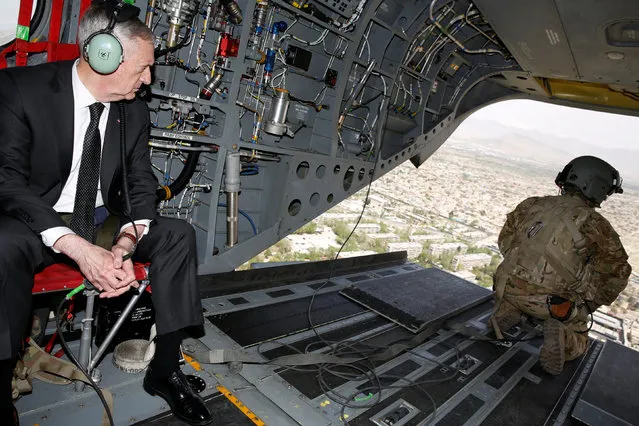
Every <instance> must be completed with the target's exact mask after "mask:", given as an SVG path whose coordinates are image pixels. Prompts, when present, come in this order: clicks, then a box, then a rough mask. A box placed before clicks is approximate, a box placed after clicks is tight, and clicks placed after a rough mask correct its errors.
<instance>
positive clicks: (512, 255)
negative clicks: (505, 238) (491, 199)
mask: <svg viewBox="0 0 639 426" xmlns="http://www.w3.org/2000/svg"><path fill="white" fill-rule="evenodd" d="M592 211H593V209H592V208H590V207H588V206H586V205H585V204H584V202H583V201H582V200H580V199H579V198H577V197H571V196H561V197H549V198H547V200H545V202H544V203H539V204H538V205H533V206H532V207H531V208H530V209H529V211H528V212H526V213H525V217H524V218H523V221H522V222H521V223H520V224H519V225H518V229H517V232H516V234H515V236H514V238H513V241H512V247H513V248H512V249H511V250H510V251H509V252H508V253H507V254H506V258H505V259H504V262H503V268H500V269H502V271H501V272H505V273H507V274H508V275H509V276H511V277H515V278H519V279H520V280H523V281H525V282H526V283H528V284H529V285H531V286H537V287H539V288H538V289H537V290H540V291H543V292H547V293H548V294H554V295H558V296H562V297H564V298H566V299H569V300H572V301H576V300H575V299H577V298H582V299H587V293H588V296H590V294H589V293H590V292H591V290H592V289H591V288H590V287H592V285H591V284H594V283H592V282H591V281H592V280H591V279H590V275H591V273H592V271H591V267H590V266H589V265H588V258H589V255H590V254H591V253H589V250H588V247H587V246H586V240H585V239H584V237H583V235H582V234H581V233H580V232H579V228H580V227H581V225H582V224H583V223H584V222H585V220H586V219H587V218H588V216H589V215H590V214H591V213H592ZM500 266H502V265H500Z"/></svg>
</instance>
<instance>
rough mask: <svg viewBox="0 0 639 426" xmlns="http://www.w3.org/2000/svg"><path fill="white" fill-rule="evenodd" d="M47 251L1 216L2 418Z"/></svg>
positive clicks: (28, 231)
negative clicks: (36, 275)
mask: <svg viewBox="0 0 639 426" xmlns="http://www.w3.org/2000/svg"><path fill="white" fill-rule="evenodd" d="M44 251H45V247H44V245H43V244H42V241H41V240H40V238H39V237H38V236H37V235H35V234H34V233H33V231H31V229H29V228H28V227H27V226H26V225H25V224H23V223H22V222H20V221H18V220H16V219H13V218H11V217H8V216H4V215H0V370H1V371H0V407H4V408H5V409H4V410H0V414H2V413H4V414H7V413H6V408H7V407H12V405H11V377H12V376H13V368H12V366H13V365H14V363H15V359H16V358H17V355H18V352H19V350H20V347H21V344H22V340H23V339H24V337H25V335H26V333H27V329H28V326H29V324H30V323H29V319H30V318H29V314H30V312H31V289H32V288H33V276H34V273H35V271H36V269H37V268H38V267H39V266H40V265H42V264H43V261H44V256H45V253H44ZM11 409H12V408H11ZM0 420H1V421H0V423H3V424H11V423H9V422H8V420H7V422H5V420H6V419H0Z"/></svg>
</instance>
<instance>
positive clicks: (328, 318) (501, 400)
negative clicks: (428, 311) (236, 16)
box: [16, 263, 601, 426]
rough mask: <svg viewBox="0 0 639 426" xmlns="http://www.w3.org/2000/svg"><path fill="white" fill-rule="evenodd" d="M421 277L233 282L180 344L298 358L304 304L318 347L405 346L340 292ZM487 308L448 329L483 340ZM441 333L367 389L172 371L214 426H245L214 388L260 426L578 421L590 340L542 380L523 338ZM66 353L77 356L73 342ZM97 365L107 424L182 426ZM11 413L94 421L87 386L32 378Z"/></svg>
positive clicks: (50, 421)
mask: <svg viewBox="0 0 639 426" xmlns="http://www.w3.org/2000/svg"><path fill="white" fill-rule="evenodd" d="M422 269H423V268H421V267H420V266H418V265H413V264H410V263H404V264H402V263H398V264H394V265H381V266H380V265H377V268H375V267H373V269H366V268H365V267H364V268H360V270H359V271H357V272H347V273H341V272H340V274H339V275H337V274H336V275H335V276H334V277H332V278H331V280H330V282H329V283H328V284H326V281H325V279H323V278H320V279H314V280H310V281H303V282H298V283H286V284H283V285H277V284H278V283H276V282H274V283H271V284H269V285H264V283H261V284H260V285H259V286H256V287H259V288H258V289H254V290H251V289H250V285H249V284H246V283H244V284H243V285H244V291H242V292H241V293H233V292H227V291H223V292H220V293H221V294H220V295H215V296H212V297H207V298H205V299H204V300H203V307H204V309H205V317H206V321H205V335H204V336H203V337H201V338H200V339H198V340H194V339H190V340H188V341H185V349H187V350H189V351H197V350H206V349H218V348H228V349H244V350H245V351H248V352H253V353H255V352H258V351H259V353H261V354H262V355H263V356H264V357H265V358H269V359H272V358H275V357H277V356H281V355H284V354H287V353H292V352H294V351H296V350H303V349H304V348H305V347H307V346H308V345H309V344H311V345H312V347H313V349H314V350H317V351H320V352H321V351H323V350H325V349H326V348H322V345H321V344H318V341H319V339H318V337H317V336H316V334H315V333H314V332H313V331H312V330H309V329H308V327H307V326H306V325H307V320H306V318H307V312H308V306H309V301H310V299H311V298H312V297H314V303H313V311H312V318H313V322H314V324H315V325H316V327H317V331H318V333H319V334H320V335H321V336H322V339H326V340H329V341H344V340H349V339H350V340H352V341H360V340H363V339H365V340H366V342H368V343H370V344H371V345H377V346H385V345H386V346H388V345H391V344H392V343H394V342H398V341H405V340H407V339H410V338H411V337H412V336H413V333H411V332H409V331H408V330H406V329H405V328H404V327H401V326H399V325H397V324H395V323H393V322H391V321H389V320H388V319H386V318H384V317H382V316H380V315H378V314H376V313H374V312H372V311H369V310H368V309H366V308H365V307H363V306H361V305H358V304H356V303H355V302H353V301H351V300H349V299H348V298H346V297H344V296H342V295H340V294H339V292H340V291H341V290H342V289H344V288H346V287H348V286H350V285H351V284H353V283H355V282H356V283H358V286H362V285H364V284H365V283H366V281H368V280H370V281H371V282H379V280H380V279H381V280H393V279H396V278H397V277H400V276H402V275H405V274H411V273H414V272H417V271H420V270H422ZM342 272H343V271H342ZM389 282H390V281H389ZM491 311H492V302H491V301H487V302H483V303H481V304H479V305H476V306H474V307H471V308H469V309H467V310H464V311H462V312H458V313H456V315H455V316H454V317H453V318H452V319H449V320H450V321H454V322H456V323H459V324H465V325H467V326H470V327H473V328H475V329H476V330H478V331H479V332H487V320H488V317H489V316H490V313H491ZM442 326H443V322H442V323H438V324H436V325H435V327H433V330H432V331H433V332H432V335H430V337H429V338H427V339H426V340H425V341H424V342H423V343H421V344H419V345H418V346H417V347H415V348H413V349H412V350H410V351H409V352H403V353H401V354H399V355H398V356H396V357H394V358H392V359H390V360H388V361H384V362H376V363H374V368H375V372H376V374H377V375H378V377H379V380H380V383H379V384H375V386H371V385H372V384H371V381H370V378H368V377H359V378H357V379H352V378H350V379H349V378H345V379H340V378H338V377H332V378H331V379H330V380H327V381H324V382H323V383H321V382H319V381H318V380H317V371H310V372H309V371H298V370H293V369H286V368H278V367H274V366H269V365H248V364H245V365H243V366H242V368H241V369H240V370H239V371H236V370H231V369H229V367H228V366H227V365H217V366H216V365H204V364H202V365H201V366H200V369H199V370H196V369H195V368H194V367H193V365H190V364H185V365H184V366H183V370H184V372H185V373H186V374H194V375H196V376H199V377H201V378H202V379H203V380H204V381H205V382H206V389H205V390H204V391H203V392H202V395H203V397H204V398H205V399H206V400H207V404H208V405H209V406H210V407H211V410H212V411H213V412H214V415H215V422H214V423H213V424H217V425H251V424H254V423H253V422H252V421H251V420H250V419H249V418H248V417H246V416H245V414H243V413H242V412H241V411H240V410H239V409H238V408H236V407H235V406H234V405H233V404H232V403H231V401H230V400H229V399H227V398H226V397H225V396H223V395H221V394H220V392H219V391H218V389H217V386H218V385H222V386H224V387H225V388H227V389H228V390H230V391H231V393H232V394H233V395H234V396H235V397H236V398H237V399H238V400H239V401H241V403H242V404H244V406H245V407H247V408H248V409H249V410H250V411H251V412H252V413H254V414H255V415H256V416H258V417H259V418H260V419H261V420H262V421H263V422H264V424H266V425H269V426H274V425H275V426H287V425H298V424H302V425H309V426H315V425H326V426H328V425H342V424H348V425H356V426H357V425H362V426H363V425H380V426H384V425H386V424H394V425H396V426H403V425H422V424H433V425H474V424H482V423H483V424H521V425H527V424H531V425H533V424H534V425H539V424H544V423H546V422H548V423H549V424H579V423H578V422H577V421H576V420H574V419H572V417H571V415H570V412H571V410H572V406H573V405H574V403H575V402H576V396H577V395H578V393H579V392H580V389H581V387H582V386H583V383H584V382H585V379H587V377H588V374H589V373H590V369H591V368H592V365H593V363H594V361H595V360H596V358H597V356H598V354H599V351H600V349H601V343H599V342H593V344H592V345H591V348H590V350H589V352H588V353H587V354H586V355H585V356H584V357H582V358H580V359H579V360H576V361H574V362H571V363H568V364H567V365H566V371H565V372H564V374H562V375H561V376H559V377H557V378H553V377H551V376H548V375H546V374H545V373H544V372H543V371H541V369H540V368H539V365H538V363H537V354H538V351H539V346H540V345H541V339H539V338H535V337H534V335H532V334H528V335H526V333H525V332H523V331H521V330H515V331H514V332H513V334H511V337H512V338H513V339H514V340H518V339H519V341H517V342H515V343H514V344H513V345H512V347H504V346H499V345H496V344H494V343H492V342H490V341H479V340H473V339H470V338H468V337H466V336H463V335H460V334H457V333H455V332H454V331H451V330H447V329H446V328H445V327H442ZM71 346H72V347H74V348H77V342H72V343H71ZM99 368H100V370H101V372H102V382H101V386H104V387H107V388H109V389H110V390H111V392H112V393H113V396H114V401H115V403H114V405H115V413H114V419H115V422H116V424H117V425H130V424H152V425H169V424H170V425H177V424H181V423H180V422H179V421H178V420H176V419H174V418H173V417H172V416H171V415H170V413H167V410H168V407H167V405H166V404H165V403H164V401H163V400H162V399H160V398H158V397H151V396H149V395H147V394H146V393H145V392H144V391H143V390H142V383H141V382H142V378H143V376H144V373H139V374H127V373H123V372H121V371H119V370H118V369H116V368H115V367H114V366H113V365H112V362H111V355H107V357H106V358H105V359H104V361H103V362H102V363H101V365H100V366H99ZM371 368H373V366H371ZM409 384H418V385H420V386H407V385H409ZM377 385H381V388H379V387H376V386H377ZM371 389H373V390H371ZM380 389H381V392H380ZM334 393H335V394H339V395H353V401H352V404H349V407H346V408H343V407H342V405H341V404H339V403H337V402H335V401H333V400H332V399H331V398H329V395H328V394H334ZM378 393H379V394H378ZM373 402H375V403H374V404H373ZM16 406H17V408H18V410H19V411H20V413H21V424H22V425H35V424H39V425H43V426H44V425H52V426H57V425H60V426H63V425H64V426H68V425H92V424H96V425H98V424H100V421H101V412H102V407H101V405H100V402H99V399H98V398H97V396H96V395H95V393H94V392H93V391H92V390H90V389H87V390H85V391H84V392H82V393H76V392H75V391H74V390H73V386H72V385H69V386H56V385H50V384H47V383H43V382H40V381H35V382H34V392H33V394H31V395H28V396H25V397H23V398H22V399H20V400H19V401H18V403H17V404H16ZM394 419H397V420H396V421H395V420H394ZM390 421H394V423H388V422H390Z"/></svg>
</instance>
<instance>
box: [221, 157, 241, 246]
mask: <svg viewBox="0 0 639 426" xmlns="http://www.w3.org/2000/svg"><path fill="white" fill-rule="evenodd" d="M224 191H225V192H226V246H227V247H233V246H234V245H235V244H237V216H238V212H239V206H238V195H239V193H240V153H239V152H227V154H226V163H225V170H224Z"/></svg>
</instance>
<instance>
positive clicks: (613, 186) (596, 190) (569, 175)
mask: <svg viewBox="0 0 639 426" xmlns="http://www.w3.org/2000/svg"><path fill="white" fill-rule="evenodd" d="M555 183H556V184H557V186H559V187H560V188H561V189H563V190H566V191H568V192H570V191H575V190H576V191H578V192H580V193H581V194H582V195H583V196H584V197H585V198H586V199H587V200H589V201H591V202H592V203H593V204H594V205H595V206H596V207H599V206H600V205H601V203H602V202H603V201H604V200H605V199H606V198H608V196H609V195H612V194H615V193H617V194H621V193H623V189H622V188H621V177H620V176H619V172H618V171H617V170H616V169H615V168H614V167H612V166H611V165H610V164H608V163H606V162H605V161H604V160H602V159H601V158H597V157H593V156H590V155H584V156H582V157H577V158H575V159H574V160H572V161H571V162H570V163H568V164H566V167H564V169H563V170H562V171H561V172H559V174H558V175H557V178H556V179H555Z"/></svg>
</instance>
